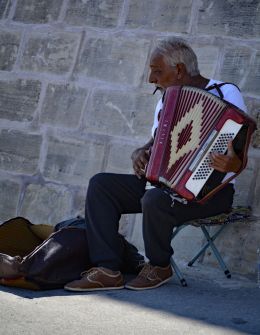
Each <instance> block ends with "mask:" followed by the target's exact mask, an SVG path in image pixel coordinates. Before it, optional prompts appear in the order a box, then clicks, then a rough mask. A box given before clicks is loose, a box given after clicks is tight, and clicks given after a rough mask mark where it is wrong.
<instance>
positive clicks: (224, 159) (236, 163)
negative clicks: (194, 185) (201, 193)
mask: <svg viewBox="0 0 260 335" xmlns="http://www.w3.org/2000/svg"><path fill="white" fill-rule="evenodd" d="M210 158H211V165H210V166H211V167H212V168H213V169H215V170H217V171H220V172H238V171H239V170H240V168H241V164H242V162H241V160H240V158H239V157H238V156H237V154H236V153H235V151H234V149H233V146H232V141H230V142H229V143H228V150H227V153H226V154H225V155H222V154H218V153H212V154H211V156H210Z"/></svg>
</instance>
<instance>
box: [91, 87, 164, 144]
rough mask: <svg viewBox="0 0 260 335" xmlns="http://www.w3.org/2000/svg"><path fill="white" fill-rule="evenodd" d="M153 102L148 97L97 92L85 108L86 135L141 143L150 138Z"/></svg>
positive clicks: (152, 98) (154, 101)
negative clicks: (92, 134) (139, 140)
mask: <svg viewBox="0 0 260 335" xmlns="http://www.w3.org/2000/svg"><path fill="white" fill-rule="evenodd" d="M156 100H157V98H155V97H154V96H152V95H148V94H142V93H139V94H138V93H134V92H131V91H129V92H120V91H106V90H98V91H96V92H95V93H94V95H93V98H92V102H90V104H89V107H88V109H89V111H90V112H89V113H88V119H87V124H86V129H87V131H93V132H97V133H103V134H109V135H112V136H114V135H119V136H127V137H128V136H129V137H135V138H140V139H143V141H144V142H145V143H146V142H147V140H148V139H150V137H151V128H152V123H153V115H154V110H155V106H156Z"/></svg>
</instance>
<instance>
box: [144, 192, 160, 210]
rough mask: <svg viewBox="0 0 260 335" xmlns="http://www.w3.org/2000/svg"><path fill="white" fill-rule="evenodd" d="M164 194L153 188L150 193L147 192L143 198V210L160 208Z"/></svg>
mask: <svg viewBox="0 0 260 335" xmlns="http://www.w3.org/2000/svg"><path fill="white" fill-rule="evenodd" d="M162 198H163V193H162V190H161V189H159V188H153V189H151V190H149V191H146V192H145V194H144V196H143V198H142V209H143V211H145V210H151V209H155V208H158V206H159V205H160V202H161V201H162Z"/></svg>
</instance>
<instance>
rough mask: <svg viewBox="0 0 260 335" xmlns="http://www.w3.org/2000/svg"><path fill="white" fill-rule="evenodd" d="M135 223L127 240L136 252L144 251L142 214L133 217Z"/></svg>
mask: <svg viewBox="0 0 260 335" xmlns="http://www.w3.org/2000/svg"><path fill="white" fill-rule="evenodd" d="M134 218H135V223H134V226H133V229H132V231H131V234H130V236H128V240H129V242H130V243H132V244H134V245H135V246H136V247H137V249H138V250H142V251H143V250H144V240H143V231H142V218H143V215H142V214H136V215H134Z"/></svg>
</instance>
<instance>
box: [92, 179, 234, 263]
mask: <svg viewBox="0 0 260 335" xmlns="http://www.w3.org/2000/svg"><path fill="white" fill-rule="evenodd" d="M145 185H146V180H145V179H144V178H142V179H138V178H137V177H136V176H135V175H125V174H113V173H99V174H97V175H95V176H94V177H92V178H91V180H90V183H89V187H88V192H87V198H86V224H87V231H88V234H87V236H88V244H89V253H90V259H91V262H92V263H93V264H95V265H96V266H103V267H106V268H109V269H111V270H118V269H119V268H120V266H121V265H122V255H123V245H122V241H121V239H120V238H119V235H118V228H119V220H120V217H121V214H128V213H143V238H144V245H145V253H146V256H147V258H148V259H149V261H150V263H151V264H152V265H158V266H167V265H168V264H169V263H170V258H171V256H172V254H173V250H172V247H171V235H172V231H173V228H174V227H176V226H179V225H181V224H183V223H184V222H186V221H190V220H191V219H196V218H204V217H208V216H212V215H216V214H219V213H222V212H224V211H226V210H228V209H229V208H230V207H231V205H232V201H233V194H234V189H233V185H231V184H229V185H228V186H227V187H225V188H224V189H223V190H221V191H220V192H218V193H217V194H216V195H215V196H213V197H212V198H211V199H210V200H209V201H207V202H206V203H205V204H203V205H201V204H198V203H196V202H189V203H188V204H186V205H185V204H183V203H180V202H178V201H174V204H173V201H172V199H171V197H170V196H169V194H168V193H167V192H165V190H164V189H162V188H152V189H150V190H147V191H146V190H145Z"/></svg>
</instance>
